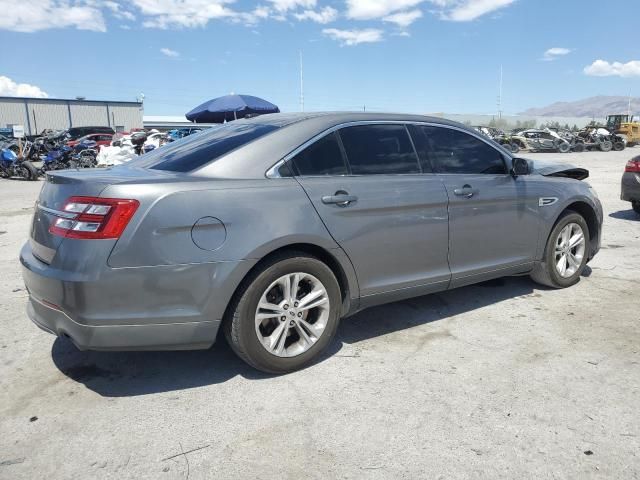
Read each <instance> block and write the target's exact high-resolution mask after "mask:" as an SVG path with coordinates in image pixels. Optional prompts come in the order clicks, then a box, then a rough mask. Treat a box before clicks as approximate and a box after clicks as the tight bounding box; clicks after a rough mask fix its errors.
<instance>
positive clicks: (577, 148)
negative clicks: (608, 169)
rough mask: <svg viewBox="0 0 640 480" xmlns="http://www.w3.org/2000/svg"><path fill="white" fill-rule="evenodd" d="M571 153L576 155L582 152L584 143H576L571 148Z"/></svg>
mask: <svg viewBox="0 0 640 480" xmlns="http://www.w3.org/2000/svg"><path fill="white" fill-rule="evenodd" d="M573 151H574V152H576V153H582V152H584V143H582V142H578V143H576V144H575V145H574V146H573Z"/></svg>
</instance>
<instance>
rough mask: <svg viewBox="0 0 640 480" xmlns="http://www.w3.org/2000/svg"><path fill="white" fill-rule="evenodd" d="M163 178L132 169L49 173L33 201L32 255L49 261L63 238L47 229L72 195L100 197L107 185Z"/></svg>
mask: <svg viewBox="0 0 640 480" xmlns="http://www.w3.org/2000/svg"><path fill="white" fill-rule="evenodd" d="M162 175H163V174H162V173H160V175H158V174H157V173H156V172H153V171H149V170H144V169H134V168H113V169H91V170H60V171H56V172H48V173H47V175H46V179H45V183H44V185H43V187H42V190H41V191H40V196H39V197H38V200H37V201H36V205H35V212H34V215H33V223H32V225H31V233H30V243H31V248H32V251H33V254H34V255H35V256H36V257H37V258H38V259H40V260H41V261H43V262H45V263H47V264H50V263H51V262H52V260H53V258H54V256H55V254H56V251H57V250H58V248H59V247H60V245H61V244H62V242H63V241H64V240H65V239H64V237H61V236H58V235H53V234H51V233H49V228H50V227H51V225H52V224H53V222H55V220H56V219H57V218H60V217H61V216H64V214H65V212H64V210H63V209H64V205H65V203H66V201H67V200H68V199H69V197H72V196H75V195H78V196H88V197H99V196H100V194H101V193H102V191H103V190H104V189H105V188H106V187H108V186H109V185H113V184H116V183H124V182H132V181H136V180H138V181H139V180H141V179H143V178H144V179H147V178H149V177H155V176H162Z"/></svg>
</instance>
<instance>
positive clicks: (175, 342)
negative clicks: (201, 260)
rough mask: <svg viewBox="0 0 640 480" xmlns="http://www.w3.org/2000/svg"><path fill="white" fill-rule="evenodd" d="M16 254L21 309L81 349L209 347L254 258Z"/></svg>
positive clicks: (26, 249)
mask: <svg viewBox="0 0 640 480" xmlns="http://www.w3.org/2000/svg"><path fill="white" fill-rule="evenodd" d="M31 248H32V247H31V245H30V244H29V243H27V244H26V245H25V246H24V247H23V248H22V251H21V252H20V262H21V264H22V275H23V279H24V283H25V286H26V287H27V290H28V292H29V304H28V306H27V313H28V315H29V317H30V318H31V320H32V321H33V322H34V323H35V324H36V325H38V326H39V327H40V328H41V329H43V330H45V331H47V332H49V333H52V334H54V335H58V336H66V337H69V338H70V339H71V340H72V341H73V343H74V344H75V345H76V346H77V347H78V348H79V349H81V350H191V349H202V348H208V347H210V346H211V345H212V344H213V343H214V342H215V339H216V336H217V332H218V328H219V326H220V323H221V320H222V318H223V316H224V311H225V309H226V306H227V304H228V302H229V299H230V298H231V297H232V295H233V293H234V290H235V288H236V286H237V285H238V284H239V283H240V281H241V279H242V278H243V277H244V275H245V274H246V272H247V271H248V270H249V269H250V268H251V267H252V266H253V265H254V264H255V262H253V261H240V262H218V263H205V264H195V265H165V266H158V267H140V268H121V269H113V268H109V267H107V266H105V267H104V269H103V270H102V271H99V272H97V273H96V274H92V275H87V274H84V273H79V272H71V271H63V270H59V269H56V268H54V267H52V266H50V265H47V264H46V263H43V262H42V261H40V260H39V259H37V258H36V257H34V256H33V253H32V250H31Z"/></svg>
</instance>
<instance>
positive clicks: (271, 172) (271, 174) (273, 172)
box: [265, 120, 513, 178]
mask: <svg viewBox="0 0 640 480" xmlns="http://www.w3.org/2000/svg"><path fill="white" fill-rule="evenodd" d="M398 124H400V125H404V126H405V128H406V126H407V125H419V126H423V127H440V128H448V129H451V130H457V131H459V132H462V133H466V134H467V135H470V136H472V137H475V138H477V139H478V140H480V141H481V142H483V143H484V144H486V145H488V146H489V147H491V148H493V149H494V150H495V151H497V152H498V153H500V154H501V155H502V157H503V158H502V161H503V163H504V166H505V171H506V173H505V174H500V175H508V172H509V166H508V165H507V162H506V159H505V157H506V158H509V159H512V158H513V157H512V156H511V154H509V153H508V152H507V151H506V150H503V149H502V148H500V147H499V146H497V145H495V144H492V143H491V142H490V140H489V139H487V138H484V136H483V135H482V134H481V133H479V132H476V131H469V130H467V129H465V128H460V127H458V126H455V125H445V124H443V123H435V122H420V121H415V120H358V121H354V122H345V123H340V124H337V125H334V126H333V127H329V128H328V129H326V130H324V131H322V132H320V133H318V134H317V135H315V136H313V137H311V138H310V139H309V140H307V141H306V142H304V143H303V144H302V145H300V146H298V147H297V148H295V149H294V150H292V151H291V152H289V153H288V154H286V155H285V156H284V157H283V158H282V159H281V160H279V161H278V162H276V163H275V164H274V165H273V166H272V167H271V168H269V169H268V170H267V171H266V172H265V176H266V177H267V178H285V177H282V176H280V173H279V172H278V169H279V168H280V167H281V166H282V165H283V164H285V163H286V162H288V161H289V160H291V159H292V158H293V157H295V156H296V155H297V154H298V153H300V152H301V151H302V150H304V149H305V148H307V147H309V146H311V145H312V144H314V143H315V142H317V141H318V140H320V139H322V138H324V137H326V136H327V135H329V134H331V133H333V132H335V131H337V130H340V129H342V128H347V127H357V126H362V125H398ZM407 135H409V139H410V140H411V142H412V145H413V139H412V138H411V133H410V132H409V131H408V129H407ZM414 150H415V146H414ZM416 155H417V151H416ZM419 161H420V157H419V156H418V163H419ZM420 168H422V166H421V165H420ZM292 171H293V170H292ZM383 175H469V174H466V173H449V174H446V173H438V172H435V171H434V172H432V173H428V172H427V173H392V174H383ZM479 175H485V174H479ZM296 176H297V175H294V177H296ZM361 176H363V175H300V177H304V178H327V177H361ZM364 176H369V175H364Z"/></svg>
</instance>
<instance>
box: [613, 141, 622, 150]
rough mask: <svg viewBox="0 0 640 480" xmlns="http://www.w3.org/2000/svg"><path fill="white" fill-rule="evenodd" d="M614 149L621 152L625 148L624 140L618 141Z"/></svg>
mask: <svg viewBox="0 0 640 480" xmlns="http://www.w3.org/2000/svg"><path fill="white" fill-rule="evenodd" d="M613 149H614V150H615V151H616V152H621V151H622V150H624V142H622V141H617V142H615V143H614V144H613Z"/></svg>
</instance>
